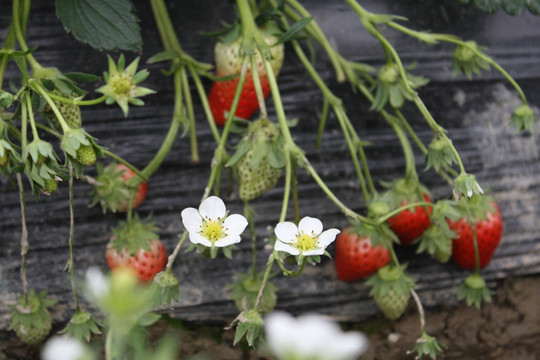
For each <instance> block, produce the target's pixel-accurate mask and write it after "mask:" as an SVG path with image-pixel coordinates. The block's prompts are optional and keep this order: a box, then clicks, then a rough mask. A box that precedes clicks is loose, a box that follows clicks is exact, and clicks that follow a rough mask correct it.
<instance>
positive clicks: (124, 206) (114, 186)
mask: <svg viewBox="0 0 540 360" xmlns="http://www.w3.org/2000/svg"><path fill="white" fill-rule="evenodd" d="M97 170H98V176H97V177H96V181H97V183H96V185H95V186H94V189H93V190H92V192H91V195H94V201H93V203H92V205H95V204H97V203H100V204H101V206H102V208H103V211H104V212H105V211H106V210H107V209H109V210H111V211H112V212H116V211H120V212H126V211H128V208H129V199H130V196H131V193H130V191H129V188H128V186H127V181H128V180H129V179H131V178H132V177H134V176H136V175H137V174H135V172H134V171H133V170H131V169H130V168H128V167H127V166H126V165H124V164H121V163H112V164H110V165H108V166H107V167H106V168H105V169H103V166H101V165H98V167H97ZM147 190H148V184H147V183H146V181H143V182H141V183H140V184H139V185H138V186H137V189H136V191H135V198H134V199H133V209H135V208H136V207H138V206H139V205H141V203H142V202H143V200H144V199H145V198H146V192H147Z"/></svg>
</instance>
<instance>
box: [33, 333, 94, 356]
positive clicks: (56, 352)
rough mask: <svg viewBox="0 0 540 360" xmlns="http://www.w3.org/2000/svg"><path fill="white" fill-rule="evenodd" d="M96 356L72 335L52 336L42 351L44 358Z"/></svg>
mask: <svg viewBox="0 0 540 360" xmlns="http://www.w3.org/2000/svg"><path fill="white" fill-rule="evenodd" d="M93 358H94V356H93V355H92V353H91V352H90V350H89V349H88V348H87V347H86V346H85V345H83V344H82V343H81V342H80V341H78V340H75V339H74V338H70V337H61V336H55V337H52V338H51V339H50V340H49V341H47V343H46V344H45V346H44V347H43V350H42V352H41V359H42V360H90V359H93Z"/></svg>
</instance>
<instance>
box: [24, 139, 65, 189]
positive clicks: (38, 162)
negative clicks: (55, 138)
mask: <svg viewBox="0 0 540 360" xmlns="http://www.w3.org/2000/svg"><path fill="white" fill-rule="evenodd" d="M22 160H23V162H24V164H23V165H22V170H23V171H24V174H25V175H26V177H27V178H28V180H29V181H30V186H31V188H32V191H33V193H34V194H35V195H36V196H38V195H39V193H40V192H43V193H45V194H47V195H49V194H50V193H52V192H53V191H56V189H57V187H58V184H57V182H58V181H60V180H62V178H64V177H65V174H64V172H63V170H62V169H61V168H60V165H58V155H56V152H55V151H54V149H53V146H52V145H51V144H50V143H48V142H47V141H44V140H41V139H34V140H33V141H32V142H31V143H30V144H28V146H27V147H26V151H25V152H24V154H23V155H22Z"/></svg>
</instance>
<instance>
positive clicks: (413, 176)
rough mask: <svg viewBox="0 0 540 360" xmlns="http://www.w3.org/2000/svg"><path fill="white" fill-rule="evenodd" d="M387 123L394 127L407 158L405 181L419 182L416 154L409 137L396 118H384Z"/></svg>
mask: <svg viewBox="0 0 540 360" xmlns="http://www.w3.org/2000/svg"><path fill="white" fill-rule="evenodd" d="M384 118H385V119H386V121H387V122H388V123H389V124H390V126H392V128H393V129H394V132H395V133H396V135H397V137H398V139H399V142H400V143H401V148H402V150H403V155H404V156H405V179H407V180H412V181H416V182H418V174H417V172H416V163H415V161H414V153H413V151H412V148H411V143H410V142H409V139H407V136H406V135H405V133H404V132H403V129H402V128H401V126H400V125H399V124H397V122H396V121H395V120H396V118H394V117H392V116H390V115H388V116H385V117H384Z"/></svg>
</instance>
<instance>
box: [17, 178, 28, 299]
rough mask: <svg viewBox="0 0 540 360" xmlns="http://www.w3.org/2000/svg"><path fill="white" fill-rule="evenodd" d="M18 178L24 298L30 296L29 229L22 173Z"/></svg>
mask: <svg viewBox="0 0 540 360" xmlns="http://www.w3.org/2000/svg"><path fill="white" fill-rule="evenodd" d="M15 176H16V177H17V186H18V188H19V202H20V205H21V282H22V288H23V294H24V296H27V295H28V278H27V277H26V254H28V247H29V245H28V228H27V227H26V202H25V199H24V186H23V182H22V177H21V174H20V173H17V174H16V175H15Z"/></svg>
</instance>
